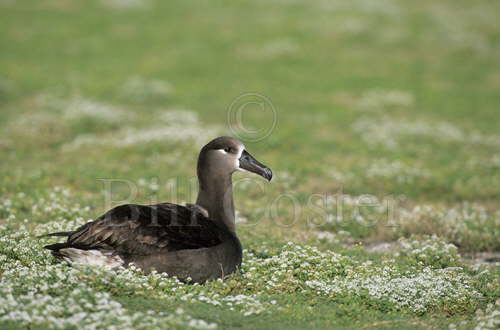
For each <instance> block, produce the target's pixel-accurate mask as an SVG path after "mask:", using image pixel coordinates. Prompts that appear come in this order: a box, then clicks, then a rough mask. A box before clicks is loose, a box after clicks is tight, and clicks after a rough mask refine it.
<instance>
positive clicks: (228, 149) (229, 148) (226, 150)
mask: <svg viewBox="0 0 500 330" xmlns="http://www.w3.org/2000/svg"><path fill="white" fill-rule="evenodd" d="M224 151H225V152H231V151H232V149H231V147H225V148H224Z"/></svg>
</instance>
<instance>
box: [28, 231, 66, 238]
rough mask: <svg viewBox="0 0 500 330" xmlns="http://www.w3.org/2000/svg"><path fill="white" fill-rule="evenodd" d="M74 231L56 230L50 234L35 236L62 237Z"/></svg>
mask: <svg viewBox="0 0 500 330" xmlns="http://www.w3.org/2000/svg"><path fill="white" fill-rule="evenodd" d="M73 233H74V231H59V232H56V233H50V234H44V235H40V236H38V237H37V238H43V237H53V236H63V237H68V236H70V235H71V234H73Z"/></svg>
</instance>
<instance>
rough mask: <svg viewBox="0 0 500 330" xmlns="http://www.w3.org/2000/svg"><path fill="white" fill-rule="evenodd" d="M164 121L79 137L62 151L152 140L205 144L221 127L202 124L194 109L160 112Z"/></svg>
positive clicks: (142, 142) (132, 144)
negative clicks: (147, 125) (104, 133)
mask: <svg viewBox="0 0 500 330" xmlns="http://www.w3.org/2000/svg"><path fill="white" fill-rule="evenodd" d="M159 118H160V119H161V120H162V121H163V122H160V123H159V124H155V125H153V126H150V127H143V128H137V127H123V128H121V129H118V130H116V131H115V132H113V133H112V134H106V135H97V134H86V135H80V136H78V137H76V138H75V139H74V140H73V141H71V142H69V143H67V144H65V145H64V146H63V150H75V149H78V148H81V147H83V146H89V145H91V146H111V147H119V148H120V147H121V148H123V147H130V146H135V145H139V144H147V143H151V142H162V141H166V142H186V141H191V142H192V141H194V142H196V143H198V144H199V143H202V142H204V141H207V140H210V139H212V138H214V137H216V136H217V135H218V133H219V131H220V130H219V128H218V127H215V126H207V125H201V123H200V121H199V119H198V116H197V114H196V113H195V112H191V111H183V110H182V111H181V110H174V111H168V110H166V111H164V112H163V113H161V114H159Z"/></svg>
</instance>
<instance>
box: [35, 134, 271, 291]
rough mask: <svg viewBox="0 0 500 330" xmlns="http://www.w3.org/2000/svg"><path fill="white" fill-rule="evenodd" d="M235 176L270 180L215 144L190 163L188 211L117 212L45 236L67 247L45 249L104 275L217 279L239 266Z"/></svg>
mask: <svg viewBox="0 0 500 330" xmlns="http://www.w3.org/2000/svg"><path fill="white" fill-rule="evenodd" d="M236 171H248V172H252V173H256V174H258V175H260V176H262V177H264V178H266V179H267V180H269V181H270V180H271V178H272V171H271V169H269V168H268V167H266V166H265V165H263V164H261V163H260V162H258V161H257V160H256V159H255V158H254V157H252V155H250V154H249V153H248V152H247V151H246V150H245V146H244V145H243V143H241V142H240V141H239V140H237V139H235V138H231V137H218V138H216V139H214V140H212V141H210V142H209V143H208V144H207V145H205V146H204V147H203V148H202V149H201V151H200V155H199V157H198V166H197V175H198V182H199V193H198V198H197V200H196V204H187V205H186V206H182V205H177V204H171V203H160V204H155V205H136V204H126V205H120V206H117V207H115V208H113V209H111V210H109V211H108V212H106V213H105V214H103V215H102V216H100V217H99V218H97V219H96V220H95V221H92V222H89V223H86V224H85V225H83V226H81V227H79V228H77V229H76V230H75V231H71V232H59V233H52V234H49V236H66V237H67V240H66V242H64V243H56V244H51V245H47V246H45V248H47V249H49V250H51V251H52V254H53V255H54V256H56V257H59V258H63V259H65V260H67V261H69V262H71V263H80V264H92V265H104V266H107V267H110V268H115V267H119V266H127V265H129V264H134V265H135V266H137V267H139V268H141V269H142V270H143V271H145V272H151V271H152V270H156V271H158V272H162V273H167V274H168V275H170V276H176V277H177V278H179V279H180V280H187V279H188V278H190V279H191V280H192V281H194V282H198V283H201V282H204V281H206V280H210V279H216V278H224V276H226V275H228V274H231V273H233V272H234V271H236V270H237V269H238V268H239V267H240V265H241V260H242V248H241V243H240V240H239V239H238V236H237V235H236V231H235V211H234V202H233V191H232V179H231V178H232V174H233V173H234V172H236Z"/></svg>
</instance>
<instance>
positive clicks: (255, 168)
mask: <svg viewBox="0 0 500 330" xmlns="http://www.w3.org/2000/svg"><path fill="white" fill-rule="evenodd" d="M239 161H240V168H241V169H244V170H246V171H248V172H252V173H255V174H258V175H260V176H262V177H264V178H266V179H267V180H268V181H271V179H272V177H273V172H272V171H271V169H270V168H269V167H267V166H266V165H264V164H262V163H260V162H259V161H258V160H257V159H255V158H253V156H252V155H250V154H249V153H248V152H247V151H246V150H243V153H242V154H241V157H240V159H239Z"/></svg>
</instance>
